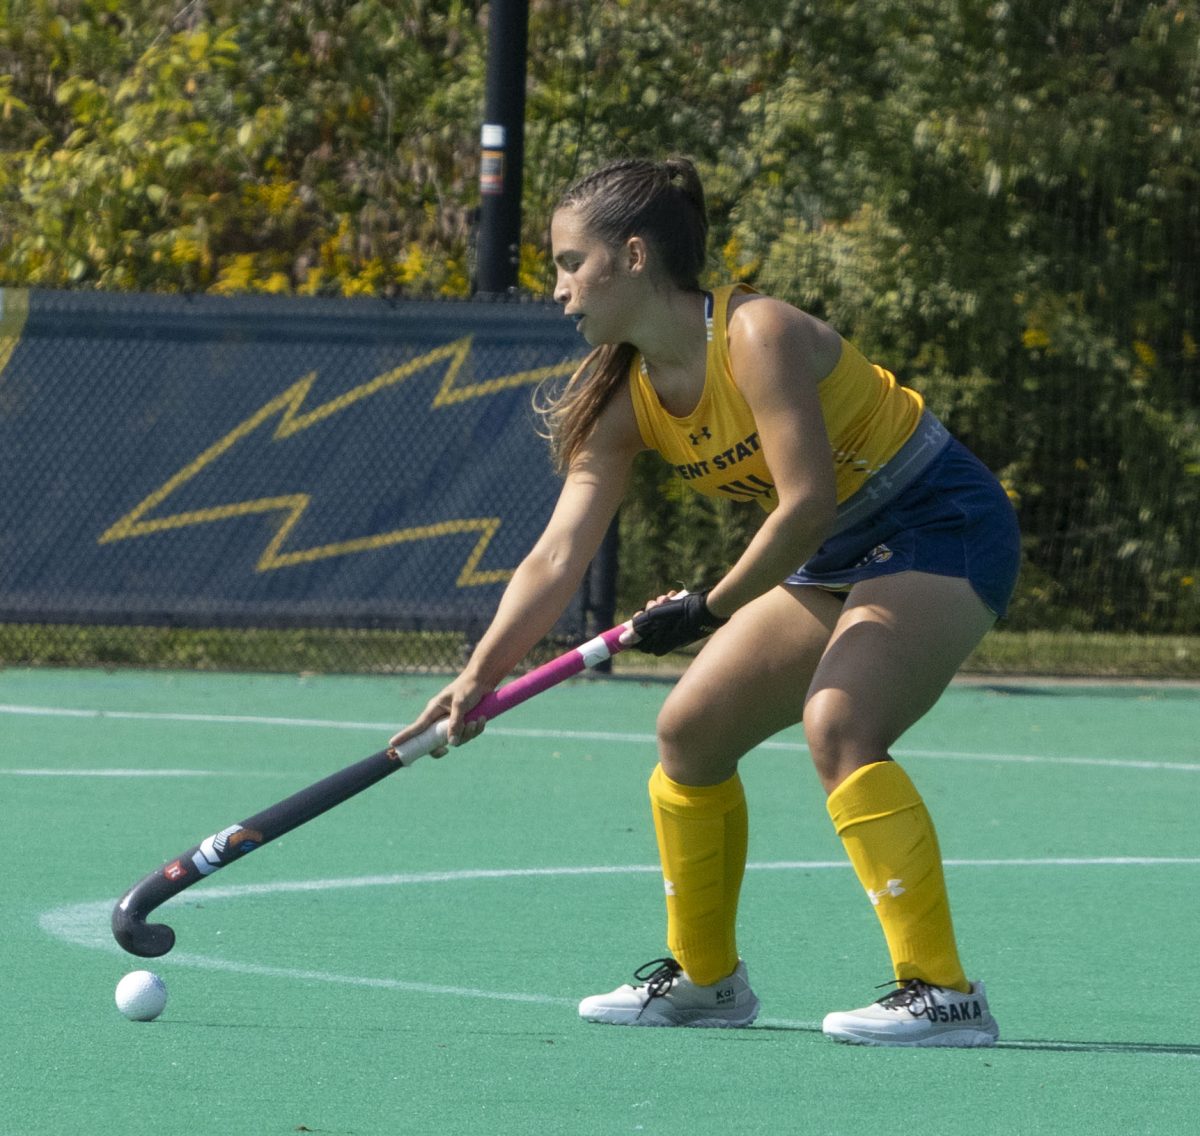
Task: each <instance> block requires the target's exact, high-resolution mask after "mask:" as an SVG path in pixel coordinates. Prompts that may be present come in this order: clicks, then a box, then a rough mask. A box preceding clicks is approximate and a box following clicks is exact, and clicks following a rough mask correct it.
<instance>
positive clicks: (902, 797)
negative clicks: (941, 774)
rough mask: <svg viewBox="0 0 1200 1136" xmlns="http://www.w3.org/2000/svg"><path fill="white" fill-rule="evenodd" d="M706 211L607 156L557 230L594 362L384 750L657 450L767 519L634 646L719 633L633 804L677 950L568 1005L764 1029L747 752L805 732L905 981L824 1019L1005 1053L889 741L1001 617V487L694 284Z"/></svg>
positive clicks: (562, 282)
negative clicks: (459, 645) (532, 524)
mask: <svg viewBox="0 0 1200 1136" xmlns="http://www.w3.org/2000/svg"><path fill="white" fill-rule="evenodd" d="M707 228H708V222H707V216H706V213H705V204H704V193H703V189H702V187H701V184H700V181H699V178H698V176H697V174H696V170H695V168H694V167H693V166H692V164H691V163H690V162H688V161H685V160H671V161H667V162H663V163H656V162H649V161H642V160H623V161H618V162H614V163H612V164H610V165H606V166H604V167H603V168H601V169H599V170H597V171H596V172H594V173H592V174H590V175H588V176H586V177H584V178H582V179H580V180H579V181H577V182H576V183H575V184H574V185H572V186H571V187H570V188H569V189H568V190H567V191H566V193H565V195H564V196H563V198H562V200H561V202H560V203H559V205H558V208H557V210H556V212H555V213H554V216H553V220H552V225H551V243H552V246H553V255H554V263H555V265H556V267H557V283H556V286H555V290H554V297H555V300H556V301H558V302H559V303H561V304H562V305H563V307H564V311H565V314H566V315H567V316H569V317H572V318H573V319H574V320H575V321H576V323H577V326H578V328H579V331H580V332H581V334H582V335H583V336H584V338H585V339H586V340H587V342H588V343H589V344H590V345H592V347H593V348H594V350H593V351H592V353H591V354H590V355H589V356H588V358H587V360H586V361H585V362H584V363H583V365H582V366H581V367H580V369H579V371H578V372H577V373H576V374H575V375H574V377H573V378H572V379H571V381H570V382H569V384H568V385H567V386H566V388H565V389H564V391H563V392H562V394H561V396H560V397H558V398H557V399H556V400H555V401H554V402H553V404H552V405H550V406H548V407H545V408H543V409H544V410H545V412H546V416H547V420H548V424H549V427H550V433H551V440H552V446H553V448H554V452H555V455H556V457H557V458H558V460H559V463H560V466H561V468H562V469H563V471H564V481H563V487H562V493H561V496H560V497H559V500H558V504H557V506H556V508H555V510H554V512H553V515H552V516H551V518H550V521H549V523H548V525H547V527H546V530H545V532H544V533H543V534H542V536H541V537H540V539H539V540H538V541H537V543H536V545H535V546H534V547H533V549H532V551H531V552H530V553H529V555H528V556H527V557H526V558H525V559H524V560H523V561H522V562H521V564H520V566H519V567H518V568H517V570H516V572H515V574H514V575H513V578H512V581H511V582H510V584H509V586H508V588H507V589H506V591H505V593H504V596H503V598H502V599H501V601H500V604H499V607H498V609H497V612H496V616H495V618H494V620H493V622H492V624H491V626H490V628H489V629H488V631H487V633H486V634H485V635H484V636H483V638H482V639H481V640H480V642H479V645H478V646H477V648H476V649H475V651H474V653H473V654H472V656H471V658H470V660H469V662H468V663H467V665H466V668H465V669H464V670H463V672H462V673H461V674H460V675H459V676H458V678H457V679H455V680H454V681H453V682H452V683H450V685H449V686H447V687H446V688H445V689H444V690H443V691H441V693H439V694H438V695H436V696H435V697H434V698H433V699H432V700H431V701H430V702H429V703H428V705H427V706H426V708H425V710H424V712H423V713H422V715H421V717H420V718H419V719H418V720H417V721H415V722H414V723H413V724H412V725H411V726H409V727H408V728H406V729H405V730H404V731H402V732H401V733H399V734H397V735H396V738H395V739H393V741H402V740H404V739H406V738H408V737H410V736H412V735H413V734H415V733H418V732H419V731H421V730H423V729H425V728H426V727H427V726H429V725H430V724H431V723H433V722H434V721H436V720H438V719H439V718H442V717H448V718H449V722H448V726H449V737H450V740H451V743H452V744H461V743H462V742H464V741H467V740H469V739H471V738H473V737H474V736H475V735H476V734H477V733H478V732H479V730H480V729H482V723H481V722H472V723H469V724H468V723H465V722H464V720H463V719H464V715H465V714H466V713H467V711H468V710H469V709H470V708H471V707H472V706H474V705H475V703H476V702H478V701H479V699H480V698H481V697H482V696H483V695H484V694H485V693H487V692H488V691H490V690H492V689H493V688H494V687H495V686H496V685H497V684H498V683H499V682H500V681H501V680H502V679H503V678H505V677H506V676H507V675H508V674H509V673H510V672H511V671H512V670H513V668H514V667H515V666H516V665H517V663H518V662H520V660H521V659H522V657H523V656H524V655H525V654H526V653H527V652H528V651H529V650H530V649H531V648H532V647H533V646H534V644H535V643H537V642H538V641H539V640H540V639H541V638H542V637H543V636H544V635H545V634H547V633H548V632H549V630H550V628H551V627H552V625H553V624H554V622H555V621H556V620H557V618H558V617H559V615H560V614H561V613H562V612H563V610H564V609H565V608H566V606H567V603H568V602H569V600H570V598H571V597H572V596H573V595H574V594H575V591H576V589H577V588H578V587H579V584H580V581H581V579H582V577H583V574H584V571H585V569H586V567H587V565H588V563H589V561H590V560H591V559H592V557H593V555H594V554H595V553H596V551H597V549H598V548H599V546H600V542H601V538H602V537H603V535H604V533H605V530H606V529H607V528H608V526H609V522H610V521H611V520H612V519H613V517H614V516H615V514H616V512H617V508H618V505H619V504H620V502H621V498H622V495H623V493H624V491H625V488H626V485H627V483H628V481H629V477H630V470H631V467H632V465H633V461H634V458H635V456H636V455H637V454H638V453H639V452H640V451H642V450H647V449H651V450H657V451H658V452H659V453H660V454H661V455H662V456H663V457H664V458H665V459H666V460H667V461H668V462H670V463H671V464H672V465H673V466H675V467H676V469H677V470H678V472H679V474H680V476H681V477H683V478H684V479H685V480H686V482H687V483H688V485H690V486H691V487H692V488H693V489H696V490H698V491H699V492H701V493H705V494H710V495H724V496H727V497H734V498H736V499H738V500H746V501H756V502H757V503H758V504H759V505H761V506H762V508H763V509H764V510H766V518H765V520H764V521H763V524H762V526H761V527H760V528H759V529H758V531H757V533H756V534H755V536H754V537H753V539H751V541H750V542H749V544H748V545H747V547H746V549H745V551H744V552H743V553H742V554H741V556H740V557H739V559H738V560H737V561H736V563H734V564H733V566H732V567H731V568H730V569H729V570H728V572H727V573H726V574H725V575H724V576H723V577H722V578H721V579H719V580H716V581H713V582H711V583H710V586H709V587H707V588H705V589H704V590H701V591H696V592H692V593H690V594H687V595H684V596H681V597H673V596H672V594H671V593H668V594H666V595H662V596H659V597H657V598H656V599H654V600H651V601H650V602H649V603H647V605H646V609H645V611H644V612H642V613H640V614H639V615H638V616H637V617H636V618H635V620H634V632H633V633H632V635H631V639H632V637H633V635H636V637H637V643H636V645H637V646H638V648H639V649H642V650H646V651H650V652H652V653H654V654H664V653H666V652H668V651H671V650H674V649H676V648H678V647H681V646H683V645H685V644H688V643H692V642H694V641H696V640H699V639H702V638H704V637H706V636H711V637H710V638H709V639H708V642H707V643H706V644H705V645H704V647H703V649H702V650H701V651H700V652H699V654H698V655H697V657H696V659H695V660H694V662H693V663H692V664H691V666H690V667H689V668H688V670H687V672H686V673H685V674H684V675H683V677H682V678H681V679H680V680H679V682H678V683H677V684H676V685H675V686H674V687H673V689H672V690H671V693H670V695H669V696H668V697H667V699H666V701H665V703H664V705H663V707H662V711H661V713H660V714H659V718H658V726H657V736H658V755H659V763H658V766H657V767H656V768H655V770H654V773H653V775H652V776H651V778H650V803H651V811H652V814H653V819H654V827H655V832H656V835H657V839H658V847H659V854H660V856H661V859H662V867H663V876H664V880H665V885H666V893H667V901H666V904H667V943H668V946H669V948H670V951H671V954H672V957H671V958H668V959H660V960H656V961H655V962H654V963H649V964H647V965H646V966H645V967H643V968H642V969H641V970H639V971H638V972H637V973H636V975H635V977H636V978H637V979H638V980H639V981H640V985H625V986H621V987H619V988H618V989H616V990H614V991H613V992H612V993H609V994H599V995H595V996H593V997H589V998H585V999H584V1000H583V1001H582V1002H581V1003H580V1007H579V1013H580V1015H581V1016H582V1017H583V1018H585V1019H587V1020H588V1021H594V1022H607V1023H612V1024H616V1025H641V1026H744V1025H748V1024H750V1023H751V1022H752V1021H753V1020H754V1018H755V1016H756V1014H757V1012H758V999H757V998H756V997H755V995H754V993H753V991H752V990H751V988H750V984H749V980H748V977H747V971H746V965H745V963H744V962H742V961H741V959H740V957H739V953H738V945H737V941H736V938H735V922H736V916H737V905H738V893H739V890H740V887H741V882H742V876H743V873H744V870H745V863H746V844H747V811H746V800H745V796H744V794H743V791H742V785H741V782H740V780H739V778H738V762H739V761H740V760H741V758H742V756H743V755H744V754H746V753H748V752H749V751H750V750H752V749H753V748H754V747H755V746H756V745H758V744H759V743H760V742H762V741H764V740H765V739H767V738H769V737H771V735H772V734H775V733H777V732H778V731H780V730H782V729H784V728H785V727H787V726H791V725H793V724H795V723H797V722H803V725H804V731H805V736H806V739H807V743H808V747H809V749H810V751H811V753H812V760H813V764H814V765H815V767H816V772H817V776H818V777H819V778H820V780H821V783H822V784H823V786H824V788H825V790H826V792H827V793H828V810H829V816H830V818H831V819H832V821H833V825H834V828H835V829H836V831H837V833H838V835H839V836H840V837H841V839H842V841H843V843H844V845H845V848H846V853H847V855H848V856H849V858H850V861H851V863H852V865H853V867H854V869H855V871H856V873H857V875H858V878H859V880H860V882H861V883H862V886H863V888H864V890H865V891H866V894H867V898H868V899H869V901H870V903H871V904H872V905H874V909H875V912H876V914H877V915H878V917H879V921H880V923H881V924H882V927H883V933H884V938H885V940H886V943H887V948H888V951H889V953H890V955H891V962H892V967H893V970H894V973H895V987H896V988H895V989H894V990H892V991H891V992H890V993H889V994H887V995H885V996H884V997H882V998H880V999H879V1000H878V1001H877V1002H873V1003H871V1004H870V1005H868V1006H865V1007H864V1008H862V1009H857V1010H850V1011H847V1012H839V1013H830V1014H828V1015H827V1016H826V1017H825V1020H824V1027H823V1028H824V1031H825V1033H826V1034H827V1035H828V1036H830V1037H832V1038H835V1039H837V1040H839V1041H847V1042H856V1043H860V1044H867V1045H900V1046H927V1045H939V1046H976V1045H990V1044H992V1043H993V1042H994V1041H995V1039H996V1037H997V1036H998V1030H997V1026H996V1022H995V1020H994V1019H993V1017H992V1015H991V1012H990V1011H989V1009H988V1003H987V997H986V994H985V991H984V987H983V983H982V982H972V981H970V980H969V979H968V978H967V975H966V973H965V972H964V970H963V967H962V964H961V963H960V961H959V957H958V951H957V947H956V943H955V936H954V929H953V926H952V923H951V917H950V907H949V903H948V901H947V895H946V886H945V881H944V878H943V873H942V864H941V856H940V853H939V850H938V842H937V837H936V834H935V832H934V828H933V824H932V822H931V820H930V817H929V814H928V812H927V811H926V809H925V805H924V803H923V802H922V799H921V796H920V794H919V793H918V792H917V789H916V788H915V787H914V785H913V783H912V781H911V780H909V778H908V775H907V774H906V773H905V772H904V770H903V769H902V768H901V767H900V766H899V765H898V764H897V763H896V762H895V761H893V760H892V758H891V757H890V756H889V753H888V750H889V747H890V746H892V745H893V744H894V743H895V741H896V740H897V739H898V738H899V737H900V736H901V734H903V733H904V732H905V731H906V730H907V729H908V728H909V727H910V726H911V725H913V723H914V722H916V721H917V720H918V719H919V718H921V717H922V715H924V714H925V713H926V711H928V710H929V709H930V707H932V706H933V704H934V703H935V702H936V701H937V699H938V697H939V696H940V695H941V693H942V691H943V690H944V689H945V688H946V686H947V684H948V683H949V682H950V680H951V678H952V676H953V675H954V673H955V671H956V670H957V669H958V668H959V666H960V665H961V664H962V662H963V661H964V660H965V659H966V657H967V656H968V655H969V654H970V652H971V650H972V649H973V648H974V647H975V645H976V644H977V643H978V642H979V641H980V639H981V638H982V637H983V635H984V634H985V632H986V631H987V630H988V628H990V627H991V626H992V623H993V622H994V620H995V619H996V617H997V616H998V615H1001V614H1003V612H1004V610H1005V606H1006V605H1007V603H1008V600H1009V597H1010V595H1011V593H1012V589H1013V585H1014V582H1015V578H1016V573H1017V565H1018V533H1017V526H1016V522H1015V518H1014V514H1013V510H1012V507H1011V505H1010V504H1009V501H1008V499H1007V497H1006V495H1005V493H1004V491H1003V489H1002V488H1001V487H1000V485H999V484H998V483H997V481H996V480H995V478H994V477H992V475H991V474H990V473H989V472H988V470H987V469H986V468H984V466H983V465H982V464H981V463H980V462H979V461H978V460H977V459H976V458H975V457H974V456H972V455H971V454H970V453H969V452H968V451H967V450H966V449H965V448H964V447H963V446H962V445H961V444H960V443H959V442H958V441H956V440H955V439H954V438H952V437H951V436H950V434H949V433H948V432H947V430H946V428H945V427H944V426H943V425H942V424H941V423H940V422H939V421H938V420H937V419H936V418H935V417H934V416H933V415H932V414H930V412H929V411H928V410H926V409H925V407H924V403H923V401H922V399H921V397H920V395H918V394H917V393H916V392H914V391H912V390H910V389H908V388H906V387H902V386H900V385H899V384H898V383H897V381H896V379H895V378H894V376H893V375H892V374H891V373H889V372H888V371H886V370H884V369H883V368H882V367H880V366H875V365H872V364H871V363H870V362H868V361H867V360H866V359H865V358H864V357H863V356H862V355H861V354H859V352H858V351H857V350H856V349H855V348H854V347H852V346H851V345H850V344H849V343H847V342H846V341H845V340H844V339H842V338H841V336H839V335H838V333H837V332H836V331H834V330H833V329H832V328H830V327H829V326H827V325H826V324H824V323H822V322H821V321H820V320H818V319H816V318H814V317H813V316H810V315H807V314H806V313H804V312H802V311H799V310H798V309H796V308H794V307H792V306H790V305H789V304H786V303H783V302H781V301H779V300H775V299H771V298H768V297H766V296H761V295H758V294H756V293H755V292H753V291H752V290H751V289H750V288H748V287H746V286H744V285H736V284H735V285H726V286H724V287H720V288H716V289H715V290H713V291H712V292H706V291H704V289H703V288H702V287H701V285H700V283H699V280H700V277H701V274H702V272H703V271H704V268H705V262H706V250H705V244H706V237H707Z"/></svg>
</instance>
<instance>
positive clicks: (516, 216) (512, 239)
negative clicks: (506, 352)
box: [475, 0, 529, 295]
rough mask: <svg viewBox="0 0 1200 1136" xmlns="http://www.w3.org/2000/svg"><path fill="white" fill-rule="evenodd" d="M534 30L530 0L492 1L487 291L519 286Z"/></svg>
mask: <svg viewBox="0 0 1200 1136" xmlns="http://www.w3.org/2000/svg"><path fill="white" fill-rule="evenodd" d="M528 32H529V0H491V4H490V5H489V6H488V61H487V96H486V105H485V108H484V123H483V131H482V135H481V138H480V155H479V157H480V160H479V189H480V207H479V240H478V244H477V246H476V265H475V275H476V279H475V291H476V292H478V293H483V294H490V295H504V294H508V293H512V292H515V290H516V287H517V266H518V263H519V260H520V250H521V175H522V169H523V166H524V161H525V53H526V49H527V40H528Z"/></svg>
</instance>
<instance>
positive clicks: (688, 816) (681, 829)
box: [650, 765, 748, 986]
mask: <svg viewBox="0 0 1200 1136" xmlns="http://www.w3.org/2000/svg"><path fill="white" fill-rule="evenodd" d="M650 808H651V812H652V813H653V814H654V831H655V834H656V835H657V837H658V854H659V857H660V858H661V860H662V868H663V884H664V886H665V888H666V892H667V945H668V946H669V947H670V948H671V953H672V954H673V955H674V956H675V958H676V960H677V961H678V962H679V964H680V966H682V967H683V969H684V970H685V971H687V974H688V977H689V978H691V980H692V981H693V982H696V983H698V984H699V985H701V986H709V985H711V984H712V983H714V982H719V981H720V980H721V979H722V978H724V977H725V976H726V975H729V974H732V973H733V971H734V970H735V969H736V967H737V964H738V951H737V937H736V933H735V924H736V922H737V904H738V894H739V892H740V891H741V887H742V876H743V875H744V873H745V871H746V842H747V831H748V821H747V815H746V796H745V793H744V792H743V791H742V782H741V779H740V778H739V777H738V776H737V774H734V775H733V777H731V778H730V779H729V780H728V781H725V782H722V783H721V784H720V785H680V784H678V783H677V782H675V781H672V780H671V779H670V778H669V777H668V776H667V775H666V774H665V773H664V772H663V770H662V766H661V765H660V766H657V767H656V768H655V770H654V774H653V775H652V776H651V778H650Z"/></svg>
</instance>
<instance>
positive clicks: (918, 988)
mask: <svg viewBox="0 0 1200 1136" xmlns="http://www.w3.org/2000/svg"><path fill="white" fill-rule="evenodd" d="M894 985H899V987H900V989H899V990H892V991H890V992H889V993H887V994H885V995H884V996H883V997H882V998H877V999H876V1000H875V1001H876V1004H877V1005H880V1006H882V1007H884V1009H886V1010H907V1011H908V1012H909V1013H910V1014H911V1015H912V1016H913V1017H914V1018H920V1017H923V1016H924V1014H925V1012H926V1010H927V1008H928V1001H927V999H928V996H929V989H930V988H929V983H928V982H922V981H921V979H919V978H908V979H903V980H901V979H898V978H897V979H893V980H892V981H891V982H883V983H880V985H879V986H877V987H875V989H876V990H882V989H883V988H884V987H885V986H894Z"/></svg>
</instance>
